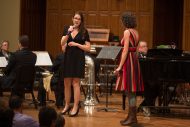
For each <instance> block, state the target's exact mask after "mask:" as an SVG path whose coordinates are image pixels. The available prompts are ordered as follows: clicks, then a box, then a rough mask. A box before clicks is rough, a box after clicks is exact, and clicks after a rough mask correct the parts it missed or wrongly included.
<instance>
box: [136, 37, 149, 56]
mask: <svg viewBox="0 0 190 127" xmlns="http://www.w3.org/2000/svg"><path fill="white" fill-rule="evenodd" d="M137 52H138V56H139V58H146V55H147V52H148V45H147V42H146V41H140V42H139V44H138V47H137Z"/></svg>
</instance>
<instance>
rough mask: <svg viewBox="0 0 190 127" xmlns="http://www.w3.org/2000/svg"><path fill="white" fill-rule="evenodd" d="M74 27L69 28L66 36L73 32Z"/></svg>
mask: <svg viewBox="0 0 190 127" xmlns="http://www.w3.org/2000/svg"><path fill="white" fill-rule="evenodd" d="M75 27H76V26H75V25H73V26H70V27H69V29H68V31H67V34H66V35H70V34H71V33H72V32H73V30H74V29H75Z"/></svg>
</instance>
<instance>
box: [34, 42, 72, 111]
mask: <svg viewBox="0 0 190 127" xmlns="http://www.w3.org/2000/svg"><path fill="white" fill-rule="evenodd" d="M65 46H66V45H63V46H61V48H62V52H61V53H60V54H59V55H57V56H56V59H55V61H54V62H53V66H52V68H51V69H50V71H51V72H53V76H52V78H51V83H50V84H51V89H52V90H53V91H54V94H55V99H56V104H55V105H56V106H57V107H58V108H59V107H60V106H63V101H64V78H63V74H64V71H63V70H64V68H63V67H64V66H63V64H64V52H65ZM43 85H44V84H43V77H41V78H40V83H39V89H38V100H39V101H40V104H39V105H40V106H44V105H46V90H45V88H44V86H43ZM71 93H72V94H71V102H73V100H74V97H73V89H72V92H71Z"/></svg>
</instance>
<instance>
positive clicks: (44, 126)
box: [38, 106, 57, 127]
mask: <svg viewBox="0 0 190 127" xmlns="http://www.w3.org/2000/svg"><path fill="white" fill-rule="evenodd" d="M38 118H39V123H40V127H55V125H56V120H57V112H56V111H55V109H54V108H52V107H48V106H47V107H42V108H41V109H40V111H39V114H38Z"/></svg>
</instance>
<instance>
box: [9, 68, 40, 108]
mask: <svg viewBox="0 0 190 127" xmlns="http://www.w3.org/2000/svg"><path fill="white" fill-rule="evenodd" d="M35 73H36V71H35V66H33V65H21V66H19V67H18V68H17V70H16V80H15V82H14V85H13V87H12V89H11V95H18V96H20V97H22V98H24V95H25V93H30V94H31V95H32V101H33V103H34V105H35V108H36V109H37V101H36V99H35V96H34V92H33V86H34V79H35ZM24 99H25V98H24Z"/></svg>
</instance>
